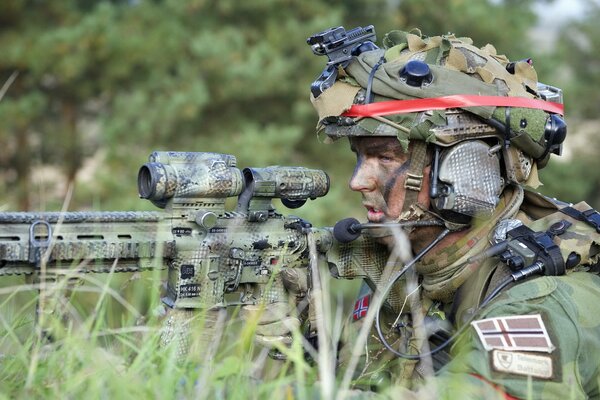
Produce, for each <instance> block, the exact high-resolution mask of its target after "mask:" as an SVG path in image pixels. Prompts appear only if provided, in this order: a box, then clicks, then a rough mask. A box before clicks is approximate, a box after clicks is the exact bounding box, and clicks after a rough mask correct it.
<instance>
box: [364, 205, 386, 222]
mask: <svg viewBox="0 0 600 400" xmlns="http://www.w3.org/2000/svg"><path fill="white" fill-rule="evenodd" d="M365 208H366V209H367V219H368V220H369V222H383V220H384V219H385V213H384V212H383V211H381V210H379V209H377V208H374V207H371V206H368V205H365Z"/></svg>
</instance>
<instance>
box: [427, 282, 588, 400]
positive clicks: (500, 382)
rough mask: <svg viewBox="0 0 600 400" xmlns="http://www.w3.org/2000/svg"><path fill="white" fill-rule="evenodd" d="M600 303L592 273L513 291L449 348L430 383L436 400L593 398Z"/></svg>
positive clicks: (504, 296) (486, 312)
mask: <svg viewBox="0 0 600 400" xmlns="http://www.w3.org/2000/svg"><path fill="white" fill-rule="evenodd" d="M599 302H600V277H598V276H596V275H593V274H590V273H583V272H580V273H572V274H570V275H568V276H561V277H540V278H536V279H533V280H530V281H527V282H524V283H521V284H519V285H517V286H515V287H513V288H511V289H510V290H508V291H507V292H506V293H504V294H503V295H502V297H500V298H499V299H498V300H496V301H495V302H493V303H491V304H490V305H489V306H488V307H486V309H485V310H484V312H483V313H480V315H479V316H478V317H477V318H476V321H474V324H472V325H471V326H469V327H468V328H467V331H466V332H465V334H463V335H462V336H461V338H460V339H459V340H458V341H457V342H456V343H455V345H454V346H453V348H452V354H453V358H452V361H451V362H450V363H449V364H447V365H446V366H445V367H444V369H442V371H441V372H440V374H439V375H438V376H437V377H436V378H435V379H433V382H432V383H435V385H436V386H437V387H438V388H443V389H441V392H442V393H440V395H441V396H440V398H459V397H456V396H459V395H460V397H462V398H464V396H463V395H462V393H471V392H473V394H476V397H475V398H488V396H490V397H489V398H495V397H494V396H498V393H502V395H503V396H507V397H505V398H511V396H512V397H513V398H521V399H525V398H527V399H546V398H556V399H560V398H565V399H567V398H568V399H579V398H581V399H584V398H590V397H592V398H596V397H598V396H599V391H598V380H599V369H600V365H599V364H600V363H599V362H598V360H599V359H600V312H598V309H597V305H598V303H599ZM475 325H477V328H476V327H475ZM426 386H429V384H427V385H426Z"/></svg>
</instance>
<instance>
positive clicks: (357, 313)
mask: <svg viewBox="0 0 600 400" xmlns="http://www.w3.org/2000/svg"><path fill="white" fill-rule="evenodd" d="M370 300H371V295H370V294H367V295H365V296H363V297H361V298H360V299H358V300H356V303H354V312H352V319H353V320H355V321H358V320H359V319H361V318H363V317H364V316H365V315H367V311H369V302H370Z"/></svg>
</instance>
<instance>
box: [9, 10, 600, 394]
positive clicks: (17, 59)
mask: <svg viewBox="0 0 600 400" xmlns="http://www.w3.org/2000/svg"><path fill="white" fill-rule="evenodd" d="M551 2H552V0H482V1H477V2H473V1H466V0H443V1H422V0H369V1H366V0H362V1H361V0H349V1H342V0H330V1H327V2H325V1H323V0H303V1H291V0H262V1H235V0H218V1H217V0H187V1H183V0H112V1H92V0H62V1H49V0H3V1H2V2H0V51H1V53H0V54H1V56H0V87H2V86H1V85H2V84H4V83H5V82H6V83H7V85H6V87H5V89H7V90H6V92H5V93H3V97H2V98H1V99H0V191H1V192H2V197H1V199H0V210H58V209H60V207H61V205H62V203H63V200H64V198H65V196H66V193H67V192H68V188H69V187H72V188H73V189H74V192H73V193H74V195H73V198H72V200H71V201H70V203H69V204H68V209H69V210H83V209H92V210H129V209H132V210H152V209H154V207H153V206H152V204H150V203H149V202H146V201H142V200H139V199H138V196H137V187H136V183H137V182H136V177H137V171H138V168H139V166H140V165H141V164H143V163H144V162H145V161H146V159H147V156H148V154H150V153H151V152H152V151H154V150H177V151H211V152H222V153H229V154H234V155H236V156H237V159H238V166H239V167H242V168H243V167H246V166H256V167H261V166H267V165H274V164H279V165H302V166H307V167H312V168H321V169H324V170H325V171H327V172H328V173H329V175H330V176H331V183H332V188H331V190H330V193H329V194H328V195H327V196H326V197H325V198H321V199H317V200H315V201H314V202H309V204H308V205H307V206H304V207H303V208H301V209H300V210H294V213H295V214H299V215H300V216H303V217H305V218H307V219H308V220H310V221H311V222H313V223H314V224H315V225H318V226H324V225H332V224H334V223H335V222H336V221H337V220H339V219H341V218H344V217H348V216H356V217H359V218H361V217H363V214H364V210H361V208H360V201H359V197H358V196H357V195H355V194H353V193H351V192H350V191H349V190H348V189H347V180H348V178H349V176H350V174H351V172H352V168H353V162H354V160H353V156H352V154H351V152H350V151H349V150H348V145H347V144H346V143H344V142H342V141H340V142H339V143H335V144H333V145H324V144H322V143H319V141H318V140H317V138H316V135H315V133H314V126H315V124H316V114H315V112H314V111H313V109H312V106H311V104H310V102H309V99H308V97H309V96H308V93H309V87H310V83H311V82H312V81H313V80H314V78H315V77H316V76H317V75H318V74H319V73H320V71H321V70H322V68H323V66H324V64H325V59H324V58H319V57H316V56H314V55H313V54H312V52H311V51H310V49H309V47H308V46H307V45H306V43H305V39H306V38H307V37H308V36H310V35H311V34H314V33H316V32H318V31H321V30H324V29H326V28H329V27H332V26H338V25H344V26H345V27H346V28H348V29H349V28H352V27H354V26H358V25H360V26H365V25H368V24H374V25H375V27H376V31H377V32H378V38H379V40H381V38H382V37H383V34H384V33H385V32H387V31H389V30H391V29H402V30H411V29H413V28H420V29H421V30H422V32H423V33H426V34H430V35H435V34H440V33H446V32H448V31H452V32H455V33H456V34H457V35H460V36H470V37H472V38H473V39H474V41H475V44H477V45H480V46H483V45H485V44H486V43H488V42H489V43H493V44H494V45H495V47H496V48H497V49H498V52H499V53H504V54H506V55H507V56H508V57H509V58H511V59H514V60H516V59H522V58H526V57H532V58H533V59H534V65H535V67H536V69H537V71H538V75H539V77H540V80H541V81H543V82H546V83H550V84H553V85H555V86H559V87H561V88H563V89H564V90H565V103H566V110H567V122H568V123H569V126H570V133H569V135H570V139H573V140H572V141H570V142H569V144H568V145H569V146H570V145H571V144H572V145H573V147H572V149H571V152H570V156H569V157H565V158H566V160H565V161H562V162H560V161H559V160H556V161H554V162H551V163H550V165H549V166H548V167H546V168H545V169H544V170H543V171H542V180H543V182H544V183H545V186H544V188H543V190H544V191H545V192H546V193H548V194H552V195H555V196H557V197H559V198H562V199H564V200H567V201H579V200H581V199H585V200H587V201H588V202H589V203H590V204H592V205H594V206H595V207H600V189H599V188H600V185H599V183H600V172H599V171H600V168H599V161H598V157H597V155H596V151H595V149H596V146H597V143H596V142H597V139H596V138H595V137H594V133H595V131H596V130H597V126H598V123H597V116H596V112H597V109H598V104H600V94H599V93H600V91H599V90H598V88H599V87H600V58H599V57H598V55H597V54H599V53H600V28H599V27H598V24H597V21H598V18H599V17H600V5H599V4H598V3H597V2H596V1H592V0H590V1H588V2H586V7H587V9H586V13H585V14H584V15H583V17H582V18H581V19H580V20H579V21H576V22H575V21H572V22H569V23H566V24H565V25H564V26H563V28H562V29H561V30H560V32H559V35H558V36H557V39H556V40H554V41H550V43H548V45H547V46H541V45H540V44H539V43H537V42H535V41H534V40H533V39H532V37H531V35H530V32H531V28H532V27H533V26H535V25H536V23H537V22H538V18H539V17H538V13H535V12H534V11H533V6H534V5H538V6H539V5H541V6H542V7H544V5H547V4H549V3H551ZM12 78H15V79H14V81H11V79H12ZM8 83H10V85H8ZM580 127H581V128H582V129H581V132H578V130H579V128H580ZM583 128H585V129H583ZM281 211H284V210H281ZM284 212H285V211H284ZM123 279H128V278H123ZM142 280H143V281H144V282H145V284H144V285H142V286H143V287H144V291H153V289H152V288H154V287H156V282H155V281H154V280H152V279H150V278H143V279H142ZM11 282H12V281H11ZM117 285H123V282H120V283H117ZM136 285H138V286H139V285H141V283H140V282H136ZM128 290H130V289H128ZM125 292H126V291H125ZM125 292H124V293H125ZM137 293H138V294H132V295H131V296H128V297H127V298H128V300H129V301H131V302H132V303H133V304H135V306H136V307H138V308H139V309H140V311H141V313H142V314H144V313H146V312H149V311H148V310H149V309H150V308H151V307H152V305H150V303H152V301H149V300H148V299H147V296H141V298H138V297H140V296H139V292H137ZM21 296H23V294H15V295H14V296H10V298H9V299H7V300H4V302H3V303H1V304H2V311H1V312H0V316H2V318H1V319H0V320H1V322H2V323H3V329H4V330H5V331H7V332H9V333H11V334H12V335H15V334H14V332H26V331H27V329H25V330H24V331H23V330H21V331H19V327H21V329H22V327H23V326H25V327H30V325H28V324H30V322H31V321H30V318H29V319H27V318H26V317H24V315H26V312H25V311H24V310H26V309H27V307H29V310H31V308H32V307H33V302H34V300H32V298H31V296H29V297H27V296H26V297H23V298H21ZM13 301H16V304H18V305H22V307H21V306H19V307H21V308H18V309H13V308H10V307H8V305H7V304H12V303H11V302H13ZM93 301H94V300H91V303H90V304H91V305H88V308H89V307H91V308H94V307H95V306H94V303H93ZM82 303H83V308H85V300H83V301H82ZM96 308H97V309H96V312H97V313H98V311H99V310H100V312H99V313H98V314H97V315H96V317H98V318H97V319H94V318H93V319H92V321H98V320H102V319H103V318H104V320H106V321H107V322H106V324H108V326H105V325H98V324H97V323H95V325H93V327H94V329H93V331H94V332H100V331H102V330H103V329H113V328H114V326H119V325H124V326H131V325H132V324H134V323H135V322H134V321H132V320H131V317H124V316H123V314H122V313H119V312H114V313H111V312H110V311H109V310H110V308H107V307H106V306H102V307H100V308H99V309H98V307H96ZM23 321H25V322H23ZM17 336H18V335H17ZM17 336H15V337H12V336H10V335H8V336H7V337H12V339H10V340H9V339H6V340H8V342H6V341H5V342H2V343H0V349H2V351H4V350H5V349H6V348H7V347H10V346H11V343H17V342H21V343H22V345H23V346H22V348H18V349H17V351H16V355H15V356H14V358H12V359H11V361H10V362H11V363H12V364H10V363H9V364H7V363H4V366H5V367H6V368H5V369H4V370H2V371H12V372H11V373H10V374H9V375H6V374H3V375H2V376H3V378H6V382H9V381H11V380H12V381H15V382H18V381H19V380H23V379H25V378H27V379H28V382H29V380H32V382H38V381H39V382H40V383H42V386H41V387H42V389H40V390H37V391H35V390H34V391H33V392H31V391H30V390H31V387H29V389H25V390H24V391H19V390H21V389H20V388H19V389H17V390H15V389H14V388H15V387H19V385H18V384H17V385H15V386H14V387H13V388H12V389H13V391H10V390H11V389H8V390H9V392H8V393H12V395H17V396H18V395H29V394H30V395H33V396H34V397H45V396H60V395H61V394H64V393H65V391H64V390H65V389H60V388H59V387H57V386H56V385H54V384H53V383H52V382H53V380H54V379H65V377H64V376H62V377H61V376H59V375H60V373H59V372H58V371H59V370H60V366H61V365H63V366H65V365H67V366H69V367H68V368H70V369H68V371H71V372H73V374H72V375H70V376H69V378H68V379H70V380H69V387H71V388H72V392H70V393H71V394H72V395H73V393H75V394H74V395H75V397H77V394H78V393H81V394H83V393H86V395H88V396H89V395H91V396H92V397H94V395H97V396H99V397H101V396H105V397H106V394H107V393H110V394H114V393H121V395H122V396H123V397H127V394H131V395H145V396H147V395H149V396H154V397H159V396H160V397H161V398H162V397H167V398H168V397H169V396H177V393H178V392H177V391H174V392H169V394H168V395H167V393H166V392H165V389H164V388H165V387H173V385H175V384H174V382H177V381H178V379H179V378H178V377H179V374H181V373H185V372H186V371H182V370H180V369H178V368H179V367H176V366H174V364H173V360H172V358H169V356H168V355H163V356H151V355H149V354H150V353H151V351H152V350H151V349H154V348H155V344H156V343H155V341H156V337H150V338H147V337H146V339H148V341H149V343H150V344H147V345H145V346H143V345H140V344H139V343H140V342H139V340H138V341H134V340H133V339H131V338H130V337H128V336H123V337H121V336H119V335H117V339H116V340H115V341H114V342H109V345H106V343H105V342H102V341H100V342H102V344H103V346H102V349H106V348H108V349H109V350H108V353H102V354H100V355H98V354H97V352H98V351H100V350H98V347H97V346H96V344H97V343H96V341H93V343H88V342H86V341H85V340H84V339H82V338H80V337H76V336H75V337H71V338H69V339H67V342H65V343H67V344H69V345H72V346H75V347H77V346H79V347H77V348H79V349H81V354H80V356H79V358H77V357H75V356H73V355H72V354H70V353H67V354H66V355H65V354H63V353H60V352H59V353H57V355H56V356H48V357H47V358H46V360H47V362H46V363H45V364H44V365H45V367H44V368H45V369H43V368H42V370H41V371H37V372H36V371H34V372H33V375H31V374H32V372H31V370H29V371H27V367H31V365H32V364H30V363H29V359H28V357H29V353H28V349H29V346H30V345H31V343H30V342H28V340H30V339H31V338H29V339H21V338H19V337H17ZM138 339H139V338H138ZM11 340H12V341H11ZM69 340H70V341H72V342H68V341H69ZM95 340H96V339H95ZM153 341H154V342H153ZM82 343H88V344H82ZM88 345H89V347H86V346H88ZM111 346H114V348H115V349H118V351H121V352H124V354H125V355H126V356H125V358H130V359H133V360H135V361H133V363H131V364H130V368H129V369H128V370H127V373H125V374H119V373H118V372H111V373H109V376H104V375H102V376H98V381H99V382H113V383H111V384H110V387H104V388H102V387H98V388H95V387H94V389H93V390H92V391H91V392H86V391H85V389H84V388H85V385H84V386H80V388H79V389H75V387H77V385H78V383H80V382H89V378H88V375H90V374H91V375H93V374H94V373H95V372H94V371H93V370H92V371H91V372H90V371H89V370H87V369H86V368H85V367H86V365H87V364H88V363H93V361H94V359H101V360H104V359H105V357H108V358H110V357H111V354H113V353H111V351H110V349H111V348H112V347H111ZM124 349H125V350H124ZM13 350H14V349H13ZM247 350H248V349H247V348H245V347H244V348H238V349H237V350H235V351H233V353H235V352H236V351H237V352H238V353H239V354H242V353H244V351H247ZM102 351H104V350H102ZM115 351H116V350H115ZM233 353H229V355H231V354H233ZM107 354H108V355H107ZM235 354H237V353H235ZM113 355H114V354H113ZM53 357H54V358H53ZM95 357H99V358H95ZM136 357H137V358H136ZM153 357H159V359H156V358H153ZM161 357H162V358H161ZM227 360H229V361H228V362H229V363H230V364H231V363H233V364H235V361H231V360H230V359H227ZM144 362H147V363H148V364H143V363H144ZM249 363H251V360H249V359H245V361H244V363H241V364H240V365H238V366H236V368H237V369H235V368H233V369H232V370H235V371H234V372H235V373H237V372H239V369H240V368H245V366H247V365H248V364H249ZM148 365H152V366H156V372H157V373H158V374H159V375H158V376H160V377H161V378H157V376H146V375H145V374H148ZM24 367H25V368H24ZM23 368H24V369H23ZM184 368H185V367H184ZM302 368H304V365H302ZM138 370H139V371H144V372H143V373H141V375H140V374H137V371H138ZM15 371H20V372H15ZM167 371H171V372H170V373H167ZM236 371H237V372H236ZM188 372H189V371H188ZM27 374H29V375H27ZM65 374H67V372H64V374H63V375H65ZM25 375H27V376H25ZM36 379H37V380H36ZM139 379H142V380H144V382H145V384H146V386H145V389H142V388H143V387H144V386H143V385H142V384H141V383H139V382H138V381H139ZM152 379H154V381H152V382H153V383H152V384H151V385H150V386H147V385H148V383H147V382H148V380H152ZM3 380H4V379H3ZM127 381H128V382H138V384H137V385H130V386H126V385H125V383H126V382H127ZM44 383H45V384H46V386H43V384H44ZM284 383H285V382H284ZM188 384H189V382H188ZM188 386H189V385H188ZM178 387H180V388H181V390H180V392H181V391H183V393H184V396H183V397H185V396H186V395H188V394H189V393H192V395H191V396H190V397H194V396H193V393H194V390H196V389H195V388H193V387H192V388H191V389H190V390H191V392H189V393H188V392H187V391H186V390H187V389H186V384H185V383H184V384H180V385H179V386H178ZM234 387H235V385H234ZM248 387H249V386H243V385H242V386H240V388H241V389H240V390H242V391H243V390H244V388H248ZM119 388H121V389H122V390H123V391H122V392H119V390H120V389H119ZM28 390H29V391H28ZM61 390H63V391H61ZM215 390H216V392H215V393H220V392H219V390H220V389H218V388H217V389H215ZM261 390H262V392H260V393H264V394H267V393H269V391H270V390H271V388H270V387H266V388H265V387H263V389H261ZM0 392H1V390H0ZM66 393H69V391H68V390H67V391H66ZM0 394H1V393H0ZM0 397H1V396H0Z"/></svg>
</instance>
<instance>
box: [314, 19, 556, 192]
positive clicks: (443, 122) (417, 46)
mask: <svg viewBox="0 0 600 400" xmlns="http://www.w3.org/2000/svg"><path fill="white" fill-rule="evenodd" d="M383 45H384V49H376V50H373V51H367V52H364V53H362V54H360V55H359V56H357V57H355V58H354V59H353V61H352V62H351V63H350V64H349V65H348V66H346V68H343V69H342V68H341V67H340V68H339V77H338V80H337V81H336V82H335V83H334V84H333V86H332V87H331V88H329V89H328V90H325V91H324V92H323V93H322V94H321V95H320V96H319V97H317V98H316V99H315V98H314V97H313V98H312V99H311V100H312V102H313V105H314V107H315V108H316V110H317V112H318V114H319V125H318V132H319V134H325V135H326V136H327V138H328V139H327V140H329V141H331V140H335V139H337V138H339V137H347V136H396V137H397V138H398V140H399V141H400V142H401V143H402V146H403V147H404V148H405V149H406V148H408V143H409V141H410V140H422V141H425V142H432V143H436V144H439V145H441V146H450V145H453V144H455V143H457V142H460V141H463V140H470V139H481V138H486V137H498V138H503V137H505V135H506V134H505V132H504V130H502V129H498V126H502V124H507V125H509V126H510V132H511V133H510V143H511V144H512V145H513V146H511V148H514V147H516V149H515V150H517V152H516V153H515V154H513V157H514V158H515V159H522V158H523V157H526V158H532V159H535V160H537V161H538V164H541V165H542V166H543V165H544V164H545V161H546V160H547V159H548V157H549V156H548V152H547V150H546V149H547V146H546V143H545V138H544V132H545V127H546V124H547V121H548V113H547V112H546V111H544V110H543V109H536V108H526V107H512V106H511V107H499V106H493V105H492V106H477V107H463V108H455V109H441V110H427V111H419V112H408V113H398V114H392V115H387V116H386V118H377V117H365V118H349V117H347V116H344V113H345V112H347V111H348V110H349V109H350V107H351V106H353V105H355V104H362V103H364V102H365V93H366V92H365V88H367V86H368V84H369V75H370V74H371V73H372V71H373V69H374V67H375V66H376V64H377V63H378V62H380V60H381V59H382V57H383V58H384V60H385V62H383V63H382V64H381V65H380V66H379V67H376V70H375V72H374V75H373V77H372V93H373V95H374V97H373V102H374V103H377V102H383V101H389V100H413V99H426V98H437V97H441V96H452V95H477V96H510V97H511V98H518V97H520V98H527V99H543V96H541V95H540V93H539V91H538V86H539V85H538V81H537V74H536V72H535V70H534V68H533V66H532V65H531V63H530V62H528V61H527V60H523V61H518V62H514V63H511V62H509V60H508V59H507V58H506V57H505V56H503V55H498V54H497V52H496V49H495V48H494V47H493V46H492V45H490V44H488V45H486V46H484V47H482V48H477V47H475V46H473V45H472V40H471V39H469V38H458V37H456V36H454V35H452V34H448V35H442V36H434V37H426V36H423V35H421V33H420V32H419V31H418V30H417V31H412V32H402V31H392V32H390V33H388V34H387V35H385V37H384V39H383ZM413 60H418V61H422V62H425V63H427V65H428V67H429V70H430V72H431V79H430V80H429V81H428V82H426V83H425V84H421V85H419V86H414V85H409V84H407V82H406V79H405V78H403V77H402V71H403V69H404V67H405V66H406V64H407V63H409V62H410V61H413ZM507 108H509V110H508V111H509V112H510V113H507ZM507 115H509V116H510V117H509V118H507ZM495 121H496V122H499V123H500V124H495V123H494V122H495ZM517 153H518V154H517ZM521 161H522V160H521ZM531 161H532V160H526V163H530V162H531ZM519 162H520V161H519ZM526 175H528V174H526ZM516 180H517V181H521V179H516Z"/></svg>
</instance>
